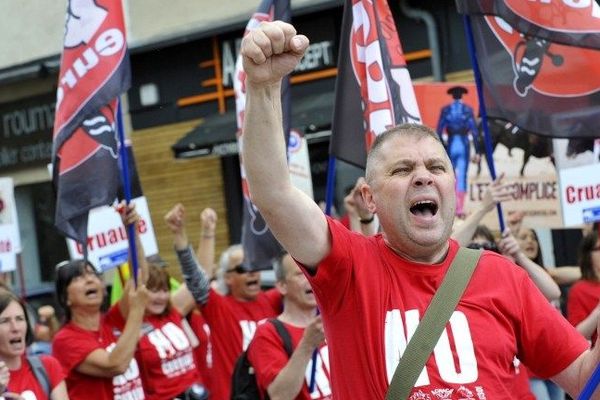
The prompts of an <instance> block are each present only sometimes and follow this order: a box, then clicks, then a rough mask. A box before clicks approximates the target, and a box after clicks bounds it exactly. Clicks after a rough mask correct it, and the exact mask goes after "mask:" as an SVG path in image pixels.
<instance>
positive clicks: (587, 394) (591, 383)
mask: <svg viewBox="0 0 600 400" xmlns="http://www.w3.org/2000/svg"><path fill="white" fill-rule="evenodd" d="M598 383H600V364H599V365H597V366H596V369H594V372H592V376H590V379H589V380H588V381H587V383H586V384H585V386H584V387H583V390H582V391H581V393H579V396H578V397H577V400H589V399H591V398H592V395H593V394H594V391H595V390H596V388H597V387H598Z"/></svg>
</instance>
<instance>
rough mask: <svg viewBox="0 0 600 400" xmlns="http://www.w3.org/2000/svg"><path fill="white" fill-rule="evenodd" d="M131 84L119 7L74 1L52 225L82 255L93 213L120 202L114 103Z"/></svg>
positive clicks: (59, 108)
mask: <svg viewBox="0 0 600 400" xmlns="http://www.w3.org/2000/svg"><path fill="white" fill-rule="evenodd" d="M130 82H131V76H130V67H129V56H128V52H127V43H126V38H125V24H124V19H123V10H122V8H121V1H120V0H69V2H68V7H67V17H66V23H65V36H64V49H63V54H62V58H61V66H60V73H59V78H58V89H57V95H56V115H55V121H54V136H53V149H52V150H53V152H52V165H53V180H54V185H55V188H56V196H57V198H56V216H55V225H56V227H57V228H58V229H59V230H60V231H61V232H62V233H63V234H64V235H66V236H67V237H70V238H72V239H74V240H76V241H78V242H79V243H82V244H84V246H83V248H84V249H86V248H87V246H85V243H86V242H87V224H88V212H89V210H91V209H92V208H94V207H98V206H101V205H108V204H110V203H112V202H113V201H114V200H115V198H116V197H117V191H118V188H119V185H120V176H119V167H118V163H117V161H118V145H117V142H118V141H117V130H116V127H115V119H116V112H117V98H118V96H119V95H120V94H121V93H123V92H124V91H126V90H127V89H128V88H129V86H130Z"/></svg>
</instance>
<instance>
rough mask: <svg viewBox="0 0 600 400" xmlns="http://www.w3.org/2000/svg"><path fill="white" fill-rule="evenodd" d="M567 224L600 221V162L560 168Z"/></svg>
mask: <svg viewBox="0 0 600 400" xmlns="http://www.w3.org/2000/svg"><path fill="white" fill-rule="evenodd" d="M559 179H560V199H561V203H562V214H563V221H564V224H565V226H573V225H581V224H583V223H590V222H596V221H600V163H595V164H589V165H583V166H580V167H575V168H566V169H561V170H559Z"/></svg>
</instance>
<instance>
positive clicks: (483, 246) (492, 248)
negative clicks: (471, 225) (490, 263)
mask: <svg viewBox="0 0 600 400" xmlns="http://www.w3.org/2000/svg"><path fill="white" fill-rule="evenodd" d="M467 247H468V248H469V249H475V250H478V249H483V250H490V251H494V252H496V253H500V250H499V249H498V246H496V243H489V242H488V243H469V244H468V245H467Z"/></svg>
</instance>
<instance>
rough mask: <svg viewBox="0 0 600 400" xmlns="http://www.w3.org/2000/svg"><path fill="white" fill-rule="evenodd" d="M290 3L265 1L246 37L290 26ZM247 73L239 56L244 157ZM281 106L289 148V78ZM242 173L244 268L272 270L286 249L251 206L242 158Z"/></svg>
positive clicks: (238, 101)
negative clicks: (264, 25) (267, 27)
mask: <svg viewBox="0 0 600 400" xmlns="http://www.w3.org/2000/svg"><path fill="white" fill-rule="evenodd" d="M290 13H291V11H290V1H289V0H262V1H261V3H260V5H259V6H258V8H257V10H256V12H255V13H254V14H253V15H252V18H250V21H248V24H247V25H246V30H245V32H244V34H247V33H248V32H249V31H250V30H252V29H254V28H256V27H257V26H258V25H259V24H260V23H261V22H263V21H273V20H280V21H286V22H289V21H290V20H291V14H290ZM245 81H246V73H245V72H244V69H243V66H242V57H241V55H238V58H237V61H236V64H235V75H234V82H233V87H234V91H235V106H236V121H237V128H238V133H237V137H238V147H239V153H240V155H241V154H242V146H243V145H244V141H243V137H244V136H243V126H244V110H245V108H246V88H245ZM281 105H282V111H283V134H284V135H285V142H286V144H287V143H288V142H289V133H290V123H291V119H290V114H291V101H290V83H289V77H285V78H284V80H283V83H282V89H281ZM240 171H241V176H242V192H243V195H244V199H243V225H242V246H243V248H244V267H245V268H246V269H248V270H256V271H258V270H265V269H271V268H272V265H273V261H274V259H275V258H277V257H278V256H280V255H281V254H282V252H283V249H282V247H281V245H280V244H279V242H278V241H277V239H275V237H274V236H273V234H272V233H271V231H270V230H269V227H268V226H267V224H266V222H265V220H264V219H263V217H262V215H261V214H260V212H259V211H258V209H257V208H256V206H255V205H254V204H253V203H252V199H251V195H250V191H249V190H248V183H247V181H246V174H245V170H244V162H243V159H242V157H240Z"/></svg>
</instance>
